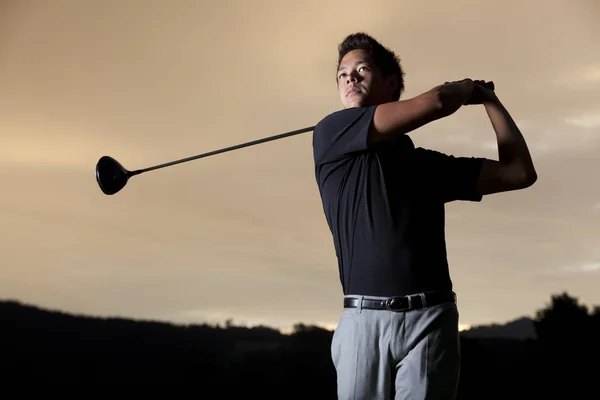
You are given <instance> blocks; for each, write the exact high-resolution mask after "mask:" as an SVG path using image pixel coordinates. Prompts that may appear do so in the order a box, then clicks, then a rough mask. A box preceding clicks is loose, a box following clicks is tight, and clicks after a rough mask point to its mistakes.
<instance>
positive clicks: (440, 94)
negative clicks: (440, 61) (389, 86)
mask: <svg viewBox="0 0 600 400" xmlns="http://www.w3.org/2000/svg"><path fill="white" fill-rule="evenodd" d="M471 91H472V85H471V87H470V86H469V84H462V83H452V84H447V85H441V86H437V87H434V88H433V89H431V90H428V91H427V92H425V93H422V94H420V95H418V96H416V97H413V98H411V99H408V100H402V101H396V102H390V103H385V104H381V105H379V106H378V107H377V109H376V110H375V114H374V116H373V124H372V126H371V129H370V135H369V139H370V141H371V143H378V142H385V141H386V140H392V139H394V138H395V137H398V136H401V135H404V134H406V133H408V132H411V131H413V130H415V129H417V128H419V127H421V126H423V125H426V124H428V123H430V122H432V121H435V120H437V119H440V118H443V117H446V116H448V115H450V114H452V113H454V112H455V111H456V110H458V109H459V108H460V107H461V106H462V105H463V104H464V103H465V101H466V100H467V99H468V98H469V96H470V95H471Z"/></svg>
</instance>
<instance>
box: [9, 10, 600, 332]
mask: <svg viewBox="0 0 600 400" xmlns="http://www.w3.org/2000/svg"><path fill="white" fill-rule="evenodd" d="M367 4H368V5H367ZM356 31H365V32H368V33H370V34H372V35H373V36H374V37H375V38H377V39H378V40H380V41H381V42H382V43H384V44H385V45H386V46H389V47H391V48H392V49H394V50H395V51H396V52H397V53H398V54H399V55H400V57H401V59H402V64H403V68H404V69H405V71H406V73H407V75H406V92H405V94H404V95H403V98H407V97H412V96H415V95H418V94H419V93H421V92H423V91H426V90H428V89H430V88H431V87H433V86H435V85H438V84H440V83H443V82H445V81H450V80H458V79H462V78H465V77H471V78H474V79H485V80H493V81H494V82H495V83H496V88H497V90H496V91H497V94H498V96H499V98H500V99H501V100H502V101H503V103H504V104H505V106H506V107H507V108H508V110H509V111H510V112H511V114H512V115H513V117H514V119H515V120H516V121H517V123H518V125H519V127H520V128H521V130H522V132H523V134H524V136H525V138H526V140H527V141H528V143H529V146H530V149H531V152H532V155H533V158H534V161H535V163H536V167H537V170H538V175H539V180H538V182H537V183H536V185H534V186H533V187H532V188H531V189H528V190H525V191H519V192H514V193H504V194H499V195H494V196H490V197H487V198H485V199H484V200H483V201H482V202H481V203H476V204H474V203H454V204H450V205H449V206H448V207H447V214H448V219H447V224H446V226H447V244H448V253H449V262H450V268H451V276H452V279H453V281H454V284H455V289H456V291H457V293H458V300H459V307H460V312H461V317H460V318H461V323H463V324H480V323H489V322H504V321H507V320H510V319H513V318H517V317H519V316H521V315H532V314H533V313H534V312H535V310H537V309H539V308H541V307H543V306H544V305H545V304H546V303H547V302H548V301H549V299H550V295H551V294H553V293H557V292H559V291H563V290H566V291H568V292H569V293H571V294H572V295H575V296H577V297H579V298H580V299H581V300H582V301H583V302H585V303H587V304H600V291H598V289H597V288H598V284H599V283H600V247H598V243H599V242H600V240H599V239H600V187H599V186H598V185H597V180H595V179H596V175H597V171H598V170H599V167H600V161H599V160H600V158H598V157H597V154H598V151H600V112H599V111H598V110H600V98H599V97H598V95H597V93H598V89H600V46H598V39H599V38H600V5H599V4H598V2H597V1H595V0H588V1H573V0H570V1H566V0H565V1H529V2H520V1H514V0H510V1H506V0H502V1H500V0H493V1H486V2H481V1H474V0H473V1H467V0H459V1H453V2H446V1H437V2H423V1H392V0H389V1H372V2H364V1H317V0H315V1H303V2H292V1H271V0H269V1H255V2H246V1H242V0H228V1H219V2H216V1H183V0H180V1H172V2H163V1H141V0H139V1H133V0H131V1H127V2H121V1H103V2H92V1H75V0H72V1H66V0H55V1H52V2H39V1H38V2H34V1H17V0H14V1H7V0H2V1H0V138H1V140H2V141H1V143H2V145H1V146H0V182H2V183H3V190H2V196H0V223H1V224H0V226H1V227H2V228H1V229H0V297H2V298H4V299H15V300H19V301H22V302H25V303H30V304H36V305H40V306H42V307H48V308H53V309H61V310H65V311H68V312H76V313H86V314H91V315H103V316H104V315H111V316H125V317H130V318H140V319H156V320H167V321H174V322H203V321H211V322H219V321H224V320H225V319H228V318H233V319H234V321H236V322H238V323H247V324H257V323H262V324H267V325H270V326H274V327H275V326H276V327H281V328H286V327H289V326H291V325H292V324H294V323H296V322H300V321H302V322H304V323H318V324H324V325H325V324H327V325H328V326H333V325H335V323H336V322H337V320H338V318H339V314H340V311H341V287H340V285H339V280H338V275H337V260H336V259H335V253H334V249H333V244H332V240H331V235H330V232H329V230H328V227H327V225H326V222H325V219H324V215H323V211H322V208H321V203H320V199H319V196H318V189H317V186H316V182H315V180H314V169H313V168H314V165H313V159H312V145H311V135H312V133H306V134H302V135H299V136H295V137H292V138H286V139H282V140H279V141H276V142H270V143H266V144H261V145H258V146H255V147H251V148H246V149H241V150H236V151H233V152H230V153H226V154H221V155H217V156H214V157H210V158H206V159H202V160H196V161H193V162H190V163H186V164H181V165H177V166H173V167H169V168H165V169H162V170H157V171H152V172H149V173H147V174H143V175H140V176H137V177H134V178H133V179H132V180H131V181H130V183H129V184H128V185H127V187H125V188H124V189H123V190H122V191H121V192H119V193H117V194H116V195H114V196H106V195H104V194H102V192H101V191H100V189H99V187H98V185H97V183H96V181H95V176H94V173H95V171H94V169H95V164H96V162H97V160H98V159H99V158H100V157H101V156H103V155H110V156H112V157H114V158H116V159H117V160H119V161H120V162H121V163H122V164H123V165H124V166H125V167H126V168H128V169H138V168H144V167H148V166H151V165H155V164H160V163H164V162H167V161H171V160H175V159H180V158H183V157H188V156H191V155H194V154H198V153H203V152H207V151H210V150H215V149H218V148H222V147H227V146H231V145H234V144H238V143H241V142H246V141H250V140H254V139H259V138H263V137H266V136H271V135H275V134H278V133H282V132H287V131H291V130H295V129H300V128H304V127H308V126H313V125H315V124H316V123H317V122H318V121H319V120H320V119H321V118H323V117H324V116H325V115H327V114H329V113H330V112H332V111H335V110H337V109H339V108H341V104H340V103H339V100H338V97H337V92H336V88H335V83H334V79H333V77H334V74H335V66H336V61H337V53H336V51H337V44H338V43H339V42H340V41H341V40H342V39H343V38H344V37H345V36H346V35H347V34H349V33H351V32H356ZM411 137H412V138H413V140H414V141H415V144H416V145H419V146H425V147H429V148H433V149H436V150H439V151H443V152H446V153H452V154H455V155H473V156H486V157H491V158H495V157H496V149H495V147H494V146H495V135H494V133H493V130H492V128H491V125H490V124H489V120H488V119H487V115H486V113H485V111H484V110H483V108H481V107H480V108H477V107H469V108H464V109H461V110H460V111H459V112H458V113H456V114H454V115H453V116H451V117H449V118H447V119H444V120H441V121H437V122H435V123H433V124H431V125H429V126H427V127H425V128H423V129H421V130H418V131H415V132H413V133H411Z"/></svg>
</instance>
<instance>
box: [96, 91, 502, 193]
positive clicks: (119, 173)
mask: <svg viewBox="0 0 600 400" xmlns="http://www.w3.org/2000/svg"><path fill="white" fill-rule="evenodd" d="M476 82H477V83H480V84H482V85H483V86H485V87H486V88H488V89H491V90H494V89H495V87H494V82H491V81H490V82H484V81H476ZM446 83H448V82H446ZM314 128H315V127H314V126H311V127H308V128H303V129H298V130H295V131H291V132H286V133H282V134H279V135H275V136H270V137H266V138H263V139H258V140H254V141H251V142H246V143H242V144H238V145H235V146H231V147H226V148H224V149H220V150H214V151H209V152H208V153H204V154H198V155H196V156H192V157H187V158H182V159H180V160H175V161H171V162H168V163H165V164H160V165H155V166H154V167H148V168H144V169H138V170H135V171H129V170H127V169H126V168H125V167H123V166H122V165H121V164H120V163H119V162H118V161H117V160H115V159H114V158H112V157H109V156H102V157H101V158H100V160H98V163H97V164H96V181H97V182H98V185H99V186H100V189H101V190H102V192H104V194H106V195H111V194H115V193H117V192H118V191H119V190H121V189H123V187H124V186H125V185H126V184H127V182H128V181H129V178H131V177H132V176H135V175H139V174H141V173H143V172H148V171H152V170H155V169H159V168H164V167H168V166H171V165H175V164H180V163H183V162H187V161H192V160H197V159H198V158H203V157H208V156H212V155H215V154H219V153H225V152H227V151H231V150H236V149H241V148H242V147H248V146H254V145H256V144H260V143H265V142H269V141H272V140H277V139H282V138H285V137H288V136H293V135H298V134H300V133H304V132H309V131H312V130H314Z"/></svg>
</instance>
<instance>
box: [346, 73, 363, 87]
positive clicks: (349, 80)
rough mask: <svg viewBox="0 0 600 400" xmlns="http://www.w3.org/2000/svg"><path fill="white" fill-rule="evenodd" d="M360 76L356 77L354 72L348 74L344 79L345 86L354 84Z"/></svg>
mask: <svg viewBox="0 0 600 400" xmlns="http://www.w3.org/2000/svg"><path fill="white" fill-rule="evenodd" d="M359 76H360V75H358V73H357V72H356V71H352V72H350V73H349V74H348V77H347V78H346V84H350V83H354V82H358V78H359Z"/></svg>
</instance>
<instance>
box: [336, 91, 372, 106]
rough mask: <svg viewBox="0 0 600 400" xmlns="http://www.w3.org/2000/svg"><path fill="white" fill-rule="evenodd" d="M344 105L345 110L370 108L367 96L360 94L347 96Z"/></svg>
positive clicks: (343, 101)
mask: <svg viewBox="0 0 600 400" xmlns="http://www.w3.org/2000/svg"><path fill="white" fill-rule="evenodd" d="M342 103H343V104H344V108H359V107H368V105H369V102H368V99H367V97H366V96H362V95H361V94H359V93H353V94H351V95H349V96H346V97H345V98H344V99H343V100H342Z"/></svg>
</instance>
